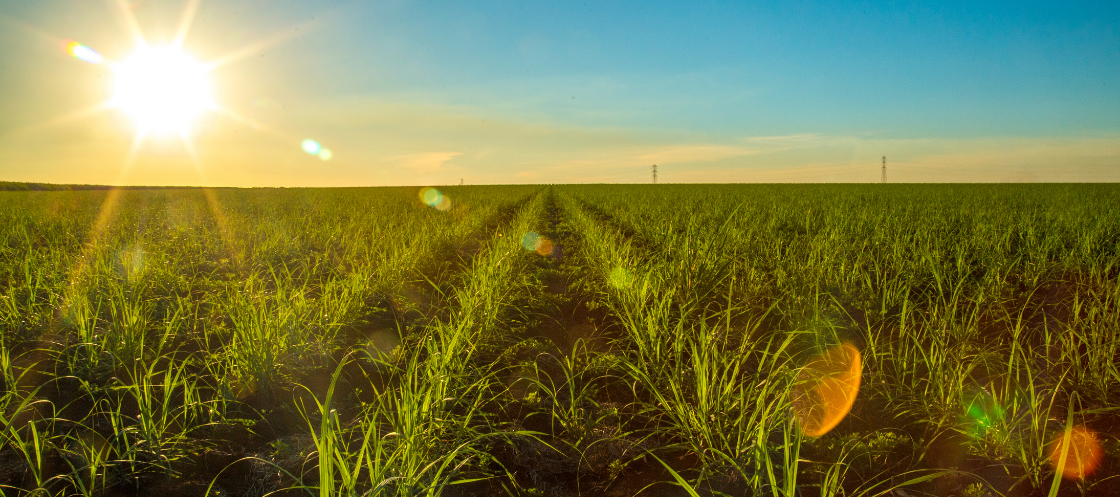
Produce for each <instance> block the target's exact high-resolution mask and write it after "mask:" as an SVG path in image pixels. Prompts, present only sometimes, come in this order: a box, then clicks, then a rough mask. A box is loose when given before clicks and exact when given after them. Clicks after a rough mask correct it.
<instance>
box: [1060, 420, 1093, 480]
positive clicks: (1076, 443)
mask: <svg viewBox="0 0 1120 497" xmlns="http://www.w3.org/2000/svg"><path fill="white" fill-rule="evenodd" d="M1063 453H1064V454H1065V459H1066V460H1065V463H1064V464H1063V463H1062V455H1063ZM1103 458H1104V450H1103V449H1101V443H1100V441H1098V440H1097V435H1096V434H1095V433H1093V432H1092V430H1089V429H1088V428H1085V427H1084V426H1074V427H1073V428H1070V429H1068V430H1066V431H1064V432H1062V434H1061V435H1059V436H1058V437H1057V438H1055V439H1054V440H1053V441H1052V442H1050V465H1051V466H1053V467H1054V469H1055V470H1057V471H1060V472H1061V473H1062V476H1064V477H1066V478H1068V479H1070V480H1080V479H1084V478H1085V477H1086V476H1089V475H1091V474H1093V472H1094V471H1096V470H1097V466H1098V465H1099V464H1100V463H1101V459H1103Z"/></svg>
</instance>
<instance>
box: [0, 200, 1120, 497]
mask: <svg viewBox="0 0 1120 497" xmlns="http://www.w3.org/2000/svg"><path fill="white" fill-rule="evenodd" d="M1118 199H1120V186H1117V185H1088V184H1038V185H966V184H960V185H552V186H540V185H525V186H451V187H438V189H435V188H423V189H421V188H415V187H394V188H339V189H152V190H144V189H128V190H107V191H104V190H103V191H95V190H91V191H24V192H0V370H2V375H0V443H2V448H0V495H6V496H15V495H27V496H32V495H34V496H56V495H57V496H63V495H66V496H69V495H82V496H126V495H159V496H161V497H177V496H184V497H185V496H201V495H210V496H221V497H234V496H254V497H261V496H265V495H277V496H280V495H283V496H297V495H308V496H321V497H327V496H346V497H350V496H421V495H424V496H428V495H444V496H468V495H478V496H482V495H487V496H489V495H514V496H571V495H585V496H631V495H639V494H640V495H647V496H677V495H680V496H695V495H728V496H754V495H758V496H770V495H773V496H784V497H794V496H799V497H800V496H816V495H821V496H918V495H933V496H958V497H981V496H1036V495H1037V496H1075V495H1100V496H1105V495H1120V477H1118V475H1120V441H1118V436H1120V367H1118V359H1117V357H1118V355H1120V200H1118Z"/></svg>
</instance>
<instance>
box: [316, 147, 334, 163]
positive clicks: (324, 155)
mask: <svg viewBox="0 0 1120 497" xmlns="http://www.w3.org/2000/svg"><path fill="white" fill-rule="evenodd" d="M332 157H334V153H332V152H331V149H329V148H324V149H322V150H320V151H319V158H320V159H322V160H324V161H328V160H331V158H332Z"/></svg>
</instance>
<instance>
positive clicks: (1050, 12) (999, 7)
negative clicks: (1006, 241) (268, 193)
mask: <svg viewBox="0 0 1120 497" xmlns="http://www.w3.org/2000/svg"><path fill="white" fill-rule="evenodd" d="M190 7H191V2H189V1H159V0H139V1H132V2H123V1H122V2H119V3H118V2H114V1H102V2H90V1H88V0H36V1H33V2H31V1H26V0H0V75H2V76H0V180H7V181H39V182H55V183H99V184H106V183H108V184H164V185H166V184H171V185H197V184H204V185H224V186H351V185H400V184H404V185H421V184H451V183H458V182H459V181H460V180H463V181H465V182H467V183H468V184H482V183H569V182H627V183H633V182H647V181H649V169H650V165H652V164H658V169H659V177H660V180H661V181H664V182H784V181H850V182H871V181H878V180H879V173H880V171H879V167H880V158H881V157H882V156H883V155H885V156H887V161H888V170H889V173H888V174H889V176H890V180H891V181H967V182H971V181H1120V4H1118V3H1116V2H1099V3H1078V2H1047V3H1035V2H1023V1H1018V2H979V1H967V2H925V3H915V2H885V1H884V2H829V3H822V2H796V1H782V2H765V3H762V2H703V1H691V2H680V1H674V2H659V1H651V0H645V1H641V2H602V1H600V2H572V1H567V2H537V1H531V2H525V1H519V2H485V1H472V2H412V1H398V0H390V1H355V2H324V1H314V2H312V1H296V0H276V1H263V0H222V1H220V2H219V1H217V0H202V1H201V2H200V3H198V5H197V7H198V8H197V11H196V12H195V15H194V16H193V18H192V22H191V23H190V24H189V30H187V31H186V33H187V34H186V36H185V38H183V44H182V49H183V51H184V53H186V54H187V55H189V56H190V57H193V58H194V59H195V60H197V61H201V62H210V61H221V62H222V63H221V64H218V65H217V66H216V67H215V68H214V69H213V70H212V71H210V72H209V73H208V74H207V77H208V78H209V84H210V88H211V94H212V95H211V96H212V100H213V103H214V108H212V109H209V110H207V111H205V112H203V113H202V114H201V115H200V116H199V117H198V118H197V119H195V120H193V121H192V122H191V123H190V125H189V136H188V137H187V141H186V142H184V141H183V139H182V138H181V137H179V136H155V135H150V136H146V137H145V138H144V139H143V140H140V141H137V140H136V131H137V127H138V124H137V121H136V119H137V118H136V117H135V116H133V115H129V114H128V112H126V111H125V110H124V109H122V108H119V106H114V105H103V106H102V107H101V108H97V109H95V110H91V111H88V112H82V110H83V109H91V108H93V107H95V106H97V105H98V104H100V103H103V102H106V101H107V100H110V99H113V98H114V94H113V92H114V90H113V88H114V87H115V86H114V85H115V84H116V83H114V81H116V78H119V70H118V69H116V68H115V67H119V64H118V62H121V61H127V60H129V58H130V57H131V56H132V54H133V53H135V52H136V51H137V43H136V41H135V39H134V37H133V36H132V35H131V34H130V30H129V27H128V26H129V23H128V20H129V19H134V20H135V26H137V27H138V28H139V31H140V32H142V34H143V37H144V38H145V39H146V40H147V42H148V43H149V44H150V45H152V46H161V45H166V44H168V43H171V42H173V40H174V39H175V38H176V33H177V32H179V31H178V28H179V27H180V26H181V25H183V24H182V23H181V20H182V18H183V14H184V12H187V11H190V10H191V9H190ZM66 39H72V40H77V41H78V42H79V43H81V44H84V45H85V46H88V47H89V48H91V49H93V50H95V51H97V52H98V53H100V54H101V55H102V56H103V57H104V58H105V61H104V62H102V63H100V64H93V63H88V62H83V61H82V60H79V59H78V58H76V57H73V56H71V55H69V54H67V53H66V52H65V51H64V50H63V49H62V48H61V46H62V44H63V40H66ZM118 97H119V96H118ZM308 138H311V139H314V140H317V141H318V142H319V143H321V144H322V146H323V147H327V148H329V149H330V150H331V152H332V156H331V158H330V160H321V159H320V158H318V157H317V156H314V155H311V154H309V153H306V152H305V151H304V150H302V149H301V142H302V141H303V140H304V139H308ZM134 144H135V146H134ZM192 151H193V153H192Z"/></svg>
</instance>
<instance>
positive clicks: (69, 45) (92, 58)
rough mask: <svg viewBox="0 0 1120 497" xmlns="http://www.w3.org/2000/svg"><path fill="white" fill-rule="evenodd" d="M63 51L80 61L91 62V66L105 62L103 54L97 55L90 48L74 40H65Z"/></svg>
mask: <svg viewBox="0 0 1120 497" xmlns="http://www.w3.org/2000/svg"><path fill="white" fill-rule="evenodd" d="M62 49H63V50H64V51H66V53H68V54H70V55H73V56H74V57H76V58H77V59H78V60H82V61H85V62H89V63H90V64H100V63H102V62H104V61H105V58H104V57H102V56H101V54H99V53H97V52H96V51H95V50H94V49H92V48H89V47H87V46H85V45H82V44H81V43H78V42H76V41H74V40H63V41H62Z"/></svg>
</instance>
